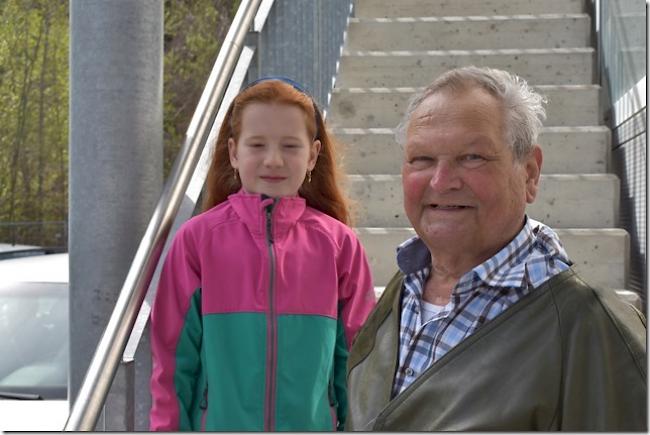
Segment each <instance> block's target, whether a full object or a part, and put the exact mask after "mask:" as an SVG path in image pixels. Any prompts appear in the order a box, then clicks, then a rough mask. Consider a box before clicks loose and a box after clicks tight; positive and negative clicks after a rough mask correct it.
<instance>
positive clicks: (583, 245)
mask: <svg viewBox="0 0 650 435" xmlns="http://www.w3.org/2000/svg"><path fill="white" fill-rule="evenodd" d="M356 231H357V234H358V235H359V238H360V240H361V242H362V243H363V245H364V248H365V250H366V253H367V254H368V259H369V261H370V267H371V269H372V272H373V279H374V285H376V286H385V285H386V284H387V283H388V281H389V280H390V278H391V277H392V276H393V274H394V273H395V271H397V264H396V262H395V248H396V247H397V246H398V245H399V244H400V243H402V242H403V241H405V240H407V239H408V238H410V237H412V236H414V235H415V231H413V229H412V228H389V229H387V228H367V227H364V228H356ZM557 233H558V235H559V236H560V239H561V240H562V243H563V244H564V247H565V249H566V250H567V253H568V254H569V258H571V260H572V261H573V262H574V268H575V270H577V271H578V273H580V274H581V275H582V276H583V278H584V279H585V280H586V281H587V282H589V283H591V284H593V285H599V286H602V287H605V288H618V289H624V288H627V282H626V277H627V275H628V274H627V270H628V264H629V244H630V242H629V234H628V233H627V232H626V231H625V230H622V229H618V228H609V229H598V230H590V229H560V230H557Z"/></svg>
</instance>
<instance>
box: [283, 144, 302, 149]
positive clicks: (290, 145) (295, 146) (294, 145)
mask: <svg viewBox="0 0 650 435" xmlns="http://www.w3.org/2000/svg"><path fill="white" fill-rule="evenodd" d="M283 146H284V147H285V148H288V149H291V150H293V149H296V148H300V145H298V144H295V143H287V144H284V145H283Z"/></svg>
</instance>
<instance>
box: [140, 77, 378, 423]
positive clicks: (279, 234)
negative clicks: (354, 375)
mask: <svg viewBox="0 0 650 435" xmlns="http://www.w3.org/2000/svg"><path fill="white" fill-rule="evenodd" d="M206 183H207V185H206V192H205V193H206V197H205V201H204V209H205V210H207V211H205V212H203V213H202V214H200V215H198V216H195V217H194V218H192V219H190V220H189V221H188V222H186V223H185V224H184V225H183V226H182V227H181V229H180V230H179V231H178V234H177V235H176V237H175V239H174V241H173V243H172V246H171V249H170V251H169V254H168V255H167V258H166V260H165V264H164V267H163V271H162V275H161V279H160V284H159V286H158V292H157V295H156V299H155V303H154V306H153V311H152V314H151V337H152V338H151V341H152V354H153V373H152V379H151V391H152V398H153V406H152V409H151V416H150V423H151V428H152V429H153V430H171V431H176V430H213V431H262V430H264V431H272V430H279V431H280V430H281V431H307V430H315V431H326V430H335V429H342V428H343V424H344V421H345V414H346V408H347V399H346V386H345V376H346V362H347V354H348V352H347V350H348V348H349V347H350V344H351V341H352V339H353V338H354V336H355V334H356V332H357V330H358V329H359V328H360V326H361V325H362V323H363V322H364V321H365V319H366V317H367V315H368V314H369V312H370V310H371V309H372V307H373V306H374V293H373V287H372V283H371V277H370V270H369V267H368V262H367V260H366V257H365V253H364V250H363V248H362V246H361V244H360V243H359V241H358V240H357V238H356V237H355V234H354V232H353V231H352V230H351V229H350V228H349V227H348V226H347V225H346V224H348V222H349V215H348V208H347V202H346V199H345V198H344V196H343V194H342V193H341V191H340V190H339V187H338V184H337V169H336V155H335V149H334V143H333V139H332V137H331V136H330V135H329V134H328V132H327V130H326V128H325V125H324V123H323V120H322V117H321V114H320V112H319V110H318V108H317V107H316V104H315V103H314V101H313V100H312V99H311V97H310V96H309V95H307V94H306V92H304V91H303V90H302V89H301V88H300V87H299V86H298V85H297V84H295V83H294V82H291V81H290V80H288V79H277V78H273V79H263V80H259V81H257V82H254V83H253V84H252V85H249V87H247V88H246V89H244V90H243V91H242V92H241V93H240V94H239V95H238V96H237V97H236V98H235V100H234V101H233V102H232V104H231V106H230V108H229V109H228V112H227V114H226V117H225V119H224V121H223V124H222V126H221V130H220V132H219V137H218V139H217V143H216V146H215V150H214V156H213V159H212V163H211V167H210V171H209V174H208V178H207V182H206Z"/></svg>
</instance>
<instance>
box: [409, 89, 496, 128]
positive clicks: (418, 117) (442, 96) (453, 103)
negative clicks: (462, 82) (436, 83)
mask: <svg viewBox="0 0 650 435" xmlns="http://www.w3.org/2000/svg"><path fill="white" fill-rule="evenodd" d="M469 94H473V95H474V96H475V97H476V98H473V99H472V104H470V105H468V104H458V103H457V102H458V101H459V100H460V98H461V97H464V96H467V95H469ZM500 110H501V107H500V104H499V101H498V100H497V99H496V98H494V97H493V96H492V95H491V94H490V93H489V92H487V91H485V90H484V89H483V88H481V87H479V86H467V87H463V88H442V89H439V90H436V91H435V92H433V93H431V94H429V95H427V96H426V97H425V98H424V99H423V100H422V101H421V102H420V104H419V105H418V107H417V108H416V109H415V110H414V111H413V113H412V114H411V117H410V120H409V128H411V127H417V126H424V125H432V124H438V123H445V122H448V121H449V120H451V119H467V120H476V121H479V120H486V121H488V120H489V121H493V120H494V113H495V111H500Z"/></svg>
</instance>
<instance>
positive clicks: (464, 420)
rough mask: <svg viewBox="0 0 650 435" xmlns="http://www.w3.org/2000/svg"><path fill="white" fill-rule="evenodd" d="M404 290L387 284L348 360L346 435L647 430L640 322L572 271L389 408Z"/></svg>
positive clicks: (467, 343)
mask: <svg viewBox="0 0 650 435" xmlns="http://www.w3.org/2000/svg"><path fill="white" fill-rule="evenodd" d="M402 282H403V275H402V274H401V273H398V274H396V275H395V277H393V279H392V280H391V282H390V283H389V284H388V286H387V287H386V290H385V292H384V294H383V295H382V297H381V299H380V300H379V302H378V304H377V306H376V307H375V310H374V311H373V312H372V314H371V315H370V317H369V318H368V320H367V321H366V323H365V325H364V326H363V327H362V329H361V330H360V332H359V334H358V336H357V338H356V340H355V343H354V345H353V347H352V349H351V351H350V356H349V359H348V399H349V411H348V421H347V425H346V430H380V431H423V430H433V431H441V430H461V431H472V430H485V431H489V430H498V431H529V430H547V431H548V430H569V431H580V430H593V431H598V430H603V431H618V430H623V431H636V430H643V431H645V430H646V429H647V421H646V392H647V386H646V326H645V318H644V316H643V315H642V314H641V313H640V312H639V311H638V310H636V309H635V308H634V307H632V305H630V304H627V303H625V302H623V301H621V300H619V298H618V297H617V296H616V295H615V294H614V293H613V292H612V291H604V290H600V289H596V288H592V287H590V286H589V285H588V284H586V283H585V282H584V281H582V280H581V279H580V278H579V277H578V276H577V275H576V274H575V273H574V272H573V270H571V269H569V270H567V271H565V272H562V273H560V274H558V275H556V276H554V277H553V278H551V279H550V280H548V281H547V282H545V283H544V284H542V285H541V286H540V287H539V288H537V289H535V290H534V291H532V292H531V293H530V294H528V295H527V296H525V297H524V298H523V299H521V300H520V301H519V302H517V303H516V304H515V305H513V306H512V307H510V308H509V309H508V310H506V311H505V312H503V313H502V314H501V315H500V316H498V317H497V318H495V319H493V320H491V321H490V322H488V323H486V324H485V325H483V326H482V327H481V328H480V329H479V330H477V331H476V333H474V334H473V335H471V336H470V337H468V338H466V339H465V340H463V341H462V342H461V343H459V344H458V345H457V346H456V347H454V348H453V349H451V350H450V351H449V352H448V353H447V354H445V355H444V356H443V357H442V358H440V360H438V361H436V362H435V363H434V364H433V365H432V366H431V367H429V368H428V369H427V370H426V371H424V372H423V373H422V374H421V375H420V376H419V377H418V379H416V380H415V382H414V383H413V384H411V385H410V386H409V387H408V388H407V389H406V390H404V391H403V392H402V393H401V394H399V395H397V396H396V397H395V398H393V399H392V400H391V399H390V396H391V389H392V385H393V379H394V374H395V370H396V366H397V349H398V332H399V316H400V294H401V289H402Z"/></svg>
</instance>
